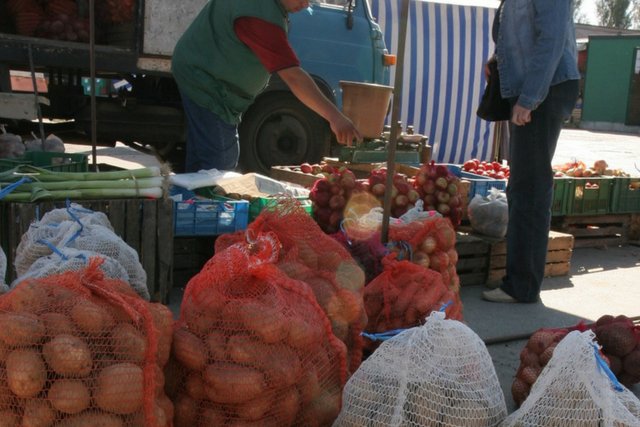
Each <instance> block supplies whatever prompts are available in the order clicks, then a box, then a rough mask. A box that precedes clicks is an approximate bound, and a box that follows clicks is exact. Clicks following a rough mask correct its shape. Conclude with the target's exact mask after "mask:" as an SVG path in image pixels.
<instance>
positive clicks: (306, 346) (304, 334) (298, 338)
mask: <svg viewBox="0 0 640 427" xmlns="http://www.w3.org/2000/svg"><path fill="white" fill-rule="evenodd" d="M321 342H322V325H313V326H312V325H310V324H309V323H308V322H307V321H306V320H304V319H303V318H301V317H297V316H293V317H291V318H290V319H289V337H288V338H287V343H288V344H289V345H290V346H291V347H293V348H299V349H302V350H310V349H312V348H315V347H317V346H319V345H320V344H321Z"/></svg>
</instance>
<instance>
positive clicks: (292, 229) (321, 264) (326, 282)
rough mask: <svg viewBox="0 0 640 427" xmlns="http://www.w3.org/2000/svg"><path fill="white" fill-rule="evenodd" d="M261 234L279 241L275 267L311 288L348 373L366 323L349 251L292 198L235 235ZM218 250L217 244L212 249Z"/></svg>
mask: <svg viewBox="0 0 640 427" xmlns="http://www.w3.org/2000/svg"><path fill="white" fill-rule="evenodd" d="M266 232H270V233H273V234H275V235H276V236H277V238H278V240H279V241H280V242H281V244H282V250H281V252H282V255H281V256H280V258H279V260H278V261H277V265H278V267H279V268H280V269H281V270H282V271H284V272H285V273H286V274H287V275H288V276H289V277H291V278H293V279H297V280H302V281H304V282H306V283H307V284H309V286H310V287H311V289H312V290H313V293H314V294H315V296H316V299H317V301H318V304H320V307H322V309H323V310H324V312H325V313H326V315H327V317H328V318H329V321H330V322H331V327H332V330H333V333H334V335H335V336H336V337H338V339H340V340H341V341H342V342H343V343H345V345H346V346H347V352H348V353H347V364H348V368H349V372H354V371H355V370H356V369H357V368H358V366H359V365H360V362H361V361H362V349H363V346H364V341H363V338H362V336H361V333H362V331H363V330H364V328H365V326H366V325H367V314H366V311H365V309H364V301H363V295H364V272H363V271H362V269H361V268H360V266H359V265H358V263H357V262H356V261H355V260H354V259H353V257H352V256H351V254H349V252H348V251H347V250H346V249H345V248H344V247H343V246H342V245H341V244H340V243H339V242H337V241H336V240H335V239H333V238H332V237H331V236H329V235H327V234H325V233H324V232H323V231H322V230H321V229H320V227H319V226H318V224H316V222H315V221H314V220H313V219H312V218H311V217H310V216H309V214H308V213H306V212H305V211H304V209H302V208H301V207H300V206H299V204H297V203H296V201H295V200H293V201H291V200H286V199H284V200H281V201H280V202H279V203H278V205H277V206H275V207H274V209H269V210H264V211H262V212H261V213H260V215H259V216H258V217H257V218H256V220H255V221H254V222H253V223H251V224H250V225H249V228H248V229H247V231H246V233H244V234H236V235H235V237H236V238H237V239H238V241H245V240H251V239H252V237H251V236H253V235H258V234H260V233H266ZM231 240H232V238H229V239H227V240H226V241H225V243H226V244H229V243H230V242H231ZM220 249H222V247H221V246H220V245H218V244H216V252H217V251H219V250H220Z"/></svg>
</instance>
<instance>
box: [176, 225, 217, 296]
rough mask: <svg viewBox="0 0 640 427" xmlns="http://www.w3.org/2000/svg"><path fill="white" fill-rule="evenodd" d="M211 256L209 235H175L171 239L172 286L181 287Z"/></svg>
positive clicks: (211, 242)
mask: <svg viewBox="0 0 640 427" xmlns="http://www.w3.org/2000/svg"><path fill="white" fill-rule="evenodd" d="M212 256H213V241H212V239H211V238H210V237H208V236H207V237H176V238H174V239H173V287H174V288H183V287H185V286H186V284H187V283H188V282H189V280H190V279H191V278H192V277H193V276H195V275H196V274H197V273H198V272H199V271H200V270H201V269H202V267H203V266H204V264H205V263H206V262H207V261H208V260H209V259H210V258H211V257H212Z"/></svg>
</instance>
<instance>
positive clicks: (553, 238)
mask: <svg viewBox="0 0 640 427" xmlns="http://www.w3.org/2000/svg"><path fill="white" fill-rule="evenodd" d="M573 246H574V237H573V236H572V235H571V234H566V233H560V232H557V231H553V230H552V231H549V243H548V245H547V262H546V264H545V267H544V276H545V277H556V276H566V275H567V274H569V271H570V268H571V255H572V253H573ZM506 266H507V242H506V240H504V239H503V240H500V241H498V242H494V243H492V244H491V259H490V261H489V273H488V275H487V285H489V286H495V285H499V284H500V282H501V281H502V278H503V277H504V275H505V269H506Z"/></svg>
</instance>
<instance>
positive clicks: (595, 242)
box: [574, 236, 628, 248]
mask: <svg viewBox="0 0 640 427" xmlns="http://www.w3.org/2000/svg"><path fill="white" fill-rule="evenodd" d="M627 241H628V240H627V238H626V237H624V236H617V237H600V238H589V239H588V238H584V239H576V242H575V244H574V247H576V248H597V247H602V246H618V245H623V244H625V243H626V242H627Z"/></svg>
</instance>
